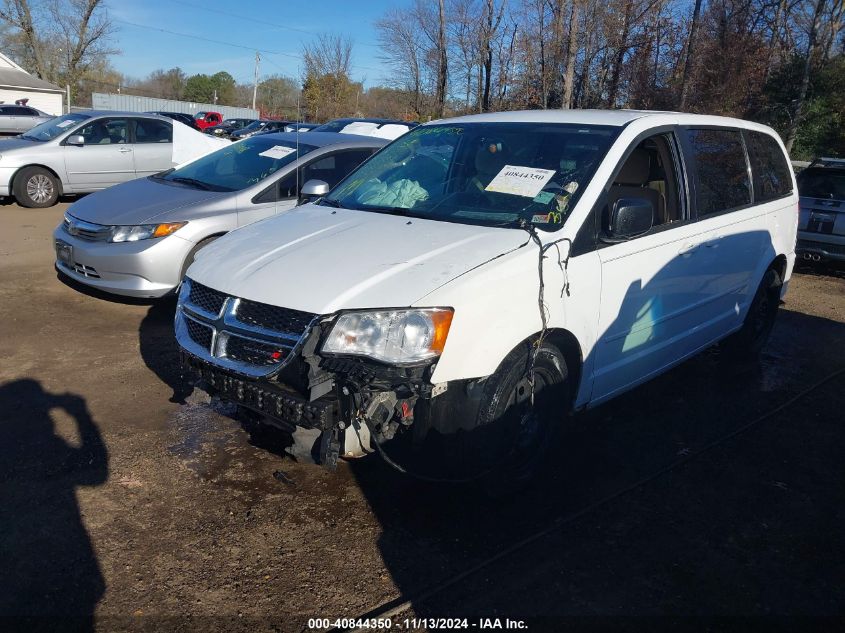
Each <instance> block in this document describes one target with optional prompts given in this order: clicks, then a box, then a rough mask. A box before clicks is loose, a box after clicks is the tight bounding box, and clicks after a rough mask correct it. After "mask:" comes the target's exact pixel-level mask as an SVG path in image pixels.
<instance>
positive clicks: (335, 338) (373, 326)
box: [321, 308, 454, 365]
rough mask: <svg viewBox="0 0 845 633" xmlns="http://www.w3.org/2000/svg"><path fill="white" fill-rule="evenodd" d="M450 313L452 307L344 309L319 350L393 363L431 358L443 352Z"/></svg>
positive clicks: (409, 362) (450, 318)
mask: <svg viewBox="0 0 845 633" xmlns="http://www.w3.org/2000/svg"><path fill="white" fill-rule="evenodd" d="M453 314H454V311H453V310H452V308H411V309H403V310H362V311H355V312H344V313H342V314H340V316H338V317H337V319H336V320H335V322H334V325H333V326H332V329H331V330H330V331H329V334H328V336H327V337H326V339H325V341H324V342H323V347H322V350H321V351H322V352H323V353H325V354H341V355H353V356H367V357H369V358H373V359H375V360H378V361H381V362H384V363H388V364H393V365H408V364H414V363H419V362H423V361H427V360H431V359H433V358H437V357H438V356H440V354H441V353H442V352H443V346H444V345H445V344H446V337H447V336H448V334H449V326H450V325H451V324H452V315H453Z"/></svg>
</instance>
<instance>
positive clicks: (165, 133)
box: [135, 119, 173, 143]
mask: <svg viewBox="0 0 845 633" xmlns="http://www.w3.org/2000/svg"><path fill="white" fill-rule="evenodd" d="M135 142H136V143H171V142H173V128H172V127H171V126H170V125H169V124H167V123H165V122H164V121H158V120H157V119H135Z"/></svg>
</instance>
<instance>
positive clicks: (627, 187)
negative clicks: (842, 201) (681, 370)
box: [176, 110, 798, 489]
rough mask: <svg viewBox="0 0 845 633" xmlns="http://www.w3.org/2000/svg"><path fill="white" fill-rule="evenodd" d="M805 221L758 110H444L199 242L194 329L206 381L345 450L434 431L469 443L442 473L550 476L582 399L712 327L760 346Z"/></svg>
mask: <svg viewBox="0 0 845 633" xmlns="http://www.w3.org/2000/svg"><path fill="white" fill-rule="evenodd" d="M311 189H313V190H314V191H315V192H320V191H324V190H325V188H324V187H323V188H322V190H321V183H318V182H313V181H312V182H310V183H306V184H305V185H304V187H303V191H306V190H311ZM797 222H798V195H797V190H796V186H795V179H794V177H793V174H792V171H791V169H790V168H789V163H788V161H787V156H786V152H785V150H784V147H783V144H782V143H781V141H780V139H779V138H778V136H777V134H776V133H775V132H774V131H773V130H771V129H770V128H768V127H765V126H762V125H757V124H754V123H750V122H748V121H742V120H738V119H729V118H722V117H714V116H700V115H690V114H680V113H671V112H638V111H585V110H568V111H545V110H538V111H526V112H502V113H496V114H482V115H473V116H466V117H461V118H455V119H450V120H441V121H435V122H432V123H429V124H426V125H421V126H419V127H418V128H415V129H414V130H412V131H410V132H408V133H407V134H405V135H403V136H402V137H400V138H399V139H397V140H396V141H394V142H393V143H391V144H390V145H388V146H387V147H385V148H384V149H382V150H381V151H379V152H378V153H377V154H375V155H374V156H373V157H372V158H370V159H369V160H368V161H366V162H365V163H363V164H362V165H361V166H360V167H359V168H358V169H357V170H356V171H354V172H352V174H351V175H349V176H348V177H347V178H346V179H345V180H343V181H342V182H341V183H340V184H339V185H338V186H336V187H335V188H334V189H333V190H332V191H331V192H330V193H328V194H327V195H325V196H324V197H322V198H321V199H320V200H318V201H317V202H316V203H312V204H308V205H305V206H302V207H299V208H298V209H296V210H294V211H291V212H290V213H287V214H285V215H284V216H280V217H274V218H271V219H268V220H265V221H262V222H259V223H256V224H253V225H251V226H247V227H244V228H242V229H238V230H236V231H233V232H232V233H230V234H229V235H227V236H225V237H224V238H221V239H219V240H218V241H217V242H215V243H214V244H212V245H211V246H209V247H208V248H206V249H204V250H203V251H202V253H201V255H200V256H199V257H198V258H197V260H196V262H195V263H194V264H193V265H192V266H191V267H190V269H189V270H188V271H187V277H186V279H185V283H184V284H183V285H182V289H181V294H180V298H179V304H178V308H177V313H176V335H177V339H178V342H179V345H180V347H181V349H182V357H183V363H184V364H185V365H186V366H187V367H188V368H189V369H190V371H191V373H192V374H193V376H194V378H195V381H196V384H197V385H198V386H199V387H201V388H203V389H205V390H207V391H209V392H211V393H213V394H216V395H218V396H219V397H221V398H223V399H225V400H229V401H232V402H235V403H237V404H239V405H242V406H243V407H244V408H245V409H246V410H248V411H252V412H254V413H257V414H258V415H260V416H261V419H262V420H264V421H265V422H267V423H270V424H274V425H276V426H282V427H284V428H288V429H290V430H292V431H293V430H294V429H295V428H296V427H304V428H311V429H318V430H319V431H320V432H321V434H320V438H321V441H320V443H319V449H320V450H319V454H320V459H321V460H322V461H323V463H325V464H328V465H329V466H331V465H333V464H334V463H335V461H336V458H337V456H338V454H340V455H349V456H356V455H361V454H363V453H366V452H371V451H373V450H377V451H378V452H379V453H381V454H382V455H383V456H384V457H386V458H387V459H388V461H391V462H392V463H393V464H394V465H397V466H399V467H400V469H401V468H402V467H403V462H402V461H401V460H400V459H398V458H396V451H395V450H394V449H393V447H396V448H397V450H400V449H402V450H404V449H405V448H407V446H425V445H426V443H427V442H428V440H432V441H433V442H434V443H435V444H436V445H437V446H439V447H446V448H447V449H448V450H446V451H445V454H447V455H450V456H452V457H455V459H451V460H440V459H437V460H431V459H429V460H428V466H429V467H432V466H433V467H434V468H435V472H434V474H433V475H432V473H429V474H428V475H427V476H429V477H432V476H434V478H438V472H437V470H436V469H441V471H440V473H439V475H440V477H439V478H452V479H467V478H469V479H471V478H474V477H478V478H479V479H481V480H482V481H483V482H485V484H488V485H489V486H490V487H491V488H492V489H495V488H496V487H497V486H502V485H509V484H511V483H513V482H518V481H522V480H524V479H527V478H528V477H530V476H531V475H532V474H533V473H534V472H535V471H536V468H537V464H538V463H539V462H540V461H541V460H540V459H539V458H540V457H541V456H543V455H544V454H545V452H546V451H545V449H546V447H547V446H548V445H549V442H550V440H551V438H552V436H553V434H554V432H555V431H556V429H558V428H559V427H560V426H561V425H562V424H563V423H564V420H565V413H566V412H567V411H568V410H570V409H573V408H574V409H576V410H577V409H583V408H585V407H591V406H595V405H597V404H599V403H602V402H605V401H606V400H608V399H610V398H613V397H614V396H617V395H619V394H620V393H622V392H624V391H627V390H629V389H631V388H633V387H635V386H636V385H638V384H640V383H642V382H644V381H647V380H649V379H651V378H653V377H655V376H657V375H658V374H660V373H662V372H664V371H666V370H668V369H670V368H671V367H673V366H674V365H677V364H678V363H680V362H681V361H683V360H684V359H686V358H689V357H690V356H692V355H694V354H696V353H698V352H700V351H701V350H703V349H705V348H707V347H710V346H712V345H714V344H716V343H720V345H721V347H722V352H721V353H722V354H724V355H725V356H726V357H749V356H753V355H755V354H756V353H757V352H759V351H760V349H761V348H762V346H763V345H764V343H765V342H766V339H767V337H768V335H769V332H770V331H771V328H772V325H773V322H774V319H775V315H776V313H777V308H778V305H779V302H780V299H781V297H782V296H783V295H784V293H785V292H786V287H787V282H788V280H789V277H790V275H791V272H792V267H793V263H794V260H795V255H794V248H795V241H796V229H797ZM714 396H715V397H718V395H717V394H714ZM402 437H404V438H405V440H402V439H401V438H402ZM394 438H395V439H394ZM405 452H408V451H405ZM403 454H404V453H403ZM391 456H392V459H391ZM397 462H399V463H397ZM405 463H407V462H405ZM506 482H507V483H506Z"/></svg>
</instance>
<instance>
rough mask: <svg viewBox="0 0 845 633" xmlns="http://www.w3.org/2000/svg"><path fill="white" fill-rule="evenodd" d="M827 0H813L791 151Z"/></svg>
mask: <svg viewBox="0 0 845 633" xmlns="http://www.w3.org/2000/svg"><path fill="white" fill-rule="evenodd" d="M824 4H825V0H813V19H812V21H811V23H810V32H809V33H808V34H807V53H806V57H805V59H804V70H803V72H802V73H801V88H800V89H799V90H798V98H797V99H796V100H795V110H794V111H793V113H792V121H791V122H790V125H789V129H788V130H787V133H786V142H785V143H784V144H785V145H786V151H787V152H791V151H792V146H793V144H794V143H795V137H796V135H797V134H798V125H799V124H800V123H801V115H802V114H803V109H804V100H805V99H806V98H807V89H808V88H809V86H810V71H811V70H812V68H813V56H814V55H815V52H816V42H817V39H818V35H819V29H820V28H821V16H822V14H823V12H824Z"/></svg>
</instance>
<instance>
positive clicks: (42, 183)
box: [12, 167, 59, 209]
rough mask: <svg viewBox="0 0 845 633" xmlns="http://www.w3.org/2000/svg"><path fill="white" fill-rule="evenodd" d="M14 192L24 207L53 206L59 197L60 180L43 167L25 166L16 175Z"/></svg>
mask: <svg viewBox="0 0 845 633" xmlns="http://www.w3.org/2000/svg"><path fill="white" fill-rule="evenodd" d="M12 193H13V194H14V196H15V200H17V202H18V204H19V205H21V206H22V207H27V208H30V209H43V208H45V207H52V206H53V205H54V204H56V201H57V200H58V199H59V181H58V179H57V178H56V177H55V176H54V175H53V174H52V173H50V172H49V171H47V170H46V169H44V168H43V167H24V168H23V169H21V170H20V171H19V172H18V174H17V176H15V182H14V184H13V185H12Z"/></svg>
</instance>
